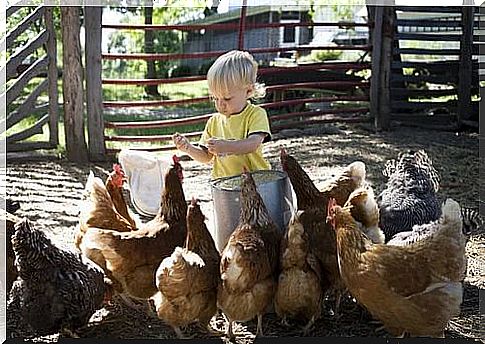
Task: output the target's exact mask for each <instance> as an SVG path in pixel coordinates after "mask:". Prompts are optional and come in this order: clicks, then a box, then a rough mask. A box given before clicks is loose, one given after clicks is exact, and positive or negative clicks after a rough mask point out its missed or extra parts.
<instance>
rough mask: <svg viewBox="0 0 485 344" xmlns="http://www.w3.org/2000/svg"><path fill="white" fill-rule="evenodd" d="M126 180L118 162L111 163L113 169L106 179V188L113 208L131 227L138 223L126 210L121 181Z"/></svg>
mask: <svg viewBox="0 0 485 344" xmlns="http://www.w3.org/2000/svg"><path fill="white" fill-rule="evenodd" d="M125 181H126V176H125V173H124V172H123V170H122V169H121V166H120V165H119V164H113V171H112V172H111V173H110V174H109V175H108V178H107V179H106V190H107V191H108V193H109V195H110V196H111V200H112V201H113V204H114V206H115V209H116V211H117V212H118V213H120V215H121V216H123V217H124V218H125V219H126V220H127V221H128V222H129V223H130V225H131V226H132V227H133V228H137V227H138V225H137V223H136V221H135V219H134V218H133V214H132V213H131V212H130V211H129V210H128V206H127V205H126V201H125V197H124V196H123V183H124V182H125Z"/></svg>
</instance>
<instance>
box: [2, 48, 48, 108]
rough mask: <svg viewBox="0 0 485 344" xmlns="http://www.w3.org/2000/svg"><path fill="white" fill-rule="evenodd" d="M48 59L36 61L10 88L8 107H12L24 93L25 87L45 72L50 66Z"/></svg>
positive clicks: (45, 57) (8, 91)
mask: <svg viewBox="0 0 485 344" xmlns="http://www.w3.org/2000/svg"><path fill="white" fill-rule="evenodd" d="M48 62H49V61H48V58H47V56H44V58H42V59H40V60H37V61H35V62H34V63H33V64H32V65H31V66H30V67H29V68H28V69H27V70H26V71H25V72H24V73H23V74H22V75H21V77H20V78H19V79H18V80H16V81H15V83H14V84H13V85H12V86H10V87H9V89H8V90H7V106H8V105H10V104H11V103H12V102H13V101H14V100H15V99H17V97H18V96H19V95H20V93H22V91H23V90H24V87H25V86H26V85H27V84H28V83H29V81H30V80H31V79H32V78H34V77H36V76H37V75H39V74H40V73H43V72H45V70H44V69H45V68H46V67H47V65H48Z"/></svg>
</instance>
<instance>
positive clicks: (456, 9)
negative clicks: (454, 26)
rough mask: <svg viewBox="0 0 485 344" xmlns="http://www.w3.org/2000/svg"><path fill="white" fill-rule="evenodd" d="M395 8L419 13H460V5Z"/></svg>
mask: <svg viewBox="0 0 485 344" xmlns="http://www.w3.org/2000/svg"><path fill="white" fill-rule="evenodd" d="M396 10H397V11H402V12H420V13H456V14H459V13H461V7H460V6H396Z"/></svg>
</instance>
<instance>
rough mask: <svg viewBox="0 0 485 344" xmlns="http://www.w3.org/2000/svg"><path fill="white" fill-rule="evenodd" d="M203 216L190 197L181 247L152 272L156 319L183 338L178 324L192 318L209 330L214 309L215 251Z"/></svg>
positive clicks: (216, 265)
mask: <svg viewBox="0 0 485 344" xmlns="http://www.w3.org/2000/svg"><path fill="white" fill-rule="evenodd" d="M204 220H205V216H204V214H203V213H202V211H201V210H200V206H199V204H197V201H195V200H194V199H193V200H192V203H191V205H190V206H189V209H188V212H187V239H186V242H185V247H184V248H181V247H177V248H175V251H174V252H173V253H172V255H171V256H170V257H167V258H165V259H164V260H163V261H162V263H161V264H160V266H159V267H158V270H157V272H156V283H157V288H158V290H159V291H158V293H156V294H155V296H154V297H153V300H154V301H155V307H156V309H157V314H158V317H159V318H160V319H163V320H164V321H166V322H167V323H168V324H170V326H172V327H173V329H174V330H175V332H176V333H177V336H178V337H179V338H184V336H183V334H182V331H181V330H180V326H186V325H188V324H190V323H192V322H194V321H198V322H199V324H201V325H203V326H205V328H206V329H207V330H209V331H211V329H210V327H209V322H210V320H211V318H212V317H213V316H214V314H215V313H216V312H217V305H216V301H217V286H218V284H219V281H220V276H219V260H220V256H219V252H218V251H217V249H216V246H215V243H214V240H213V239H212V236H211V234H210V233H209V230H208V229H207V226H206V225H205V223H204Z"/></svg>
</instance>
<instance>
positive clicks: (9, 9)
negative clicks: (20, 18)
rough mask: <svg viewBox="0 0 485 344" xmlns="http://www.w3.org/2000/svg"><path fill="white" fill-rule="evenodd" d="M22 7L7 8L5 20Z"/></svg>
mask: <svg viewBox="0 0 485 344" xmlns="http://www.w3.org/2000/svg"><path fill="white" fill-rule="evenodd" d="M21 8H22V6H10V7H8V8H7V13H6V14H7V18H8V17H10V16H11V15H12V14H14V13H15V12H17V11H18V10H20V9H21Z"/></svg>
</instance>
